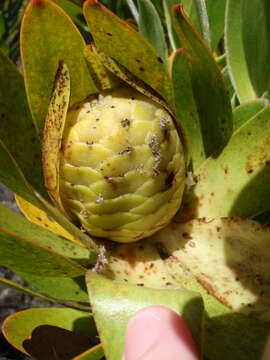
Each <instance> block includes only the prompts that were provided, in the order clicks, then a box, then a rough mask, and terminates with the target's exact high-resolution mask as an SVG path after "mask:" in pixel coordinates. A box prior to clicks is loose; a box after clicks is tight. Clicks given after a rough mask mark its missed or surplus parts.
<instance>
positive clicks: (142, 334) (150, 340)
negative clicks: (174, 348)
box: [124, 307, 162, 360]
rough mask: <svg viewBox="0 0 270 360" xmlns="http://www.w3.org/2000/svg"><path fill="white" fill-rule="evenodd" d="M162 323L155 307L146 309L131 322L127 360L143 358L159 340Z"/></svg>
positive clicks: (126, 340)
mask: <svg viewBox="0 0 270 360" xmlns="http://www.w3.org/2000/svg"><path fill="white" fill-rule="evenodd" d="M161 326H162V324H161V321H160V317H159V314H158V312H157V311H156V309H155V308H154V307H152V308H150V307H148V308H144V309H142V310H140V311H138V312H137V314H136V315H135V316H134V317H133V318H132V319H131V320H130V322H129V323H128V327H127V330H126V337H125V354H124V359H125V360H137V359H139V358H140V357H142V356H143V355H144V354H145V353H146V352H147V351H148V350H149V349H150V348H151V347H152V346H153V345H154V344H155V343H156V342H157V341H158V339H159V337H160V333H161Z"/></svg>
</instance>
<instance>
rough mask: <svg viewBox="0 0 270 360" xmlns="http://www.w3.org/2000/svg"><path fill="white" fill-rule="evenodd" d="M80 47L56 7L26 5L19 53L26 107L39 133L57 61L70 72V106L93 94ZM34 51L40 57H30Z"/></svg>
mask: <svg viewBox="0 0 270 360" xmlns="http://www.w3.org/2000/svg"><path fill="white" fill-rule="evenodd" d="M84 47H85V43H84V40H83V38H82V37H81V35H80V33H79V31H78V30H77V28H76V27H75V26H74V25H73V23H72V22H71V20H70V18H69V17H68V16H67V15H66V14H65V13H64V11H63V10H62V9H61V8H60V7H58V6H57V5H56V4H55V3H53V2H52V1H50V0H40V1H35V0H32V1H31V2H30V4H29V5H28V7H27V9H26V12H25V15H24V18H23V22H22V29H21V54H22V62H23V67H24V74H25V84H26V90H27V95H28V99H29V104H30V108H31V112H32V115H33V118H34V122H35V125H36V128H37V130H38V132H39V133H41V132H42V130H43V125H44V120H45V117H46V114H47V109H48V106H49V102H50V97H51V91H52V88H53V81H54V77H55V74H56V71H57V68H58V63H59V60H62V61H63V62H64V63H65V64H67V66H68V68H69V71H70V77H71V82H72V91H71V104H70V105H73V104H74V103H76V102H78V101H81V100H83V99H84V98H86V97H87V96H88V95H90V94H92V93H96V92H97V89H96V87H95V85H94V83H93V81H92V79H91V77H90V75H89V71H88V68H87V64H86V61H85V59H84V55H83V51H84ZM34 48H38V49H39V54H42V56H33V49H34ZM40 94H42V96H40Z"/></svg>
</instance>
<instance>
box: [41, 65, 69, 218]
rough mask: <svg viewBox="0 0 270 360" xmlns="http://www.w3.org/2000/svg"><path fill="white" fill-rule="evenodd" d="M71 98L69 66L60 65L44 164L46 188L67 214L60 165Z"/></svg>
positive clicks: (44, 144)
mask: <svg viewBox="0 0 270 360" xmlns="http://www.w3.org/2000/svg"><path fill="white" fill-rule="evenodd" d="M69 98H70V76H69V71H68V68H67V66H66V65H65V64H64V63H62V62H61V63H60V64H59V68H58V71H57V74H56V77H55V85H54V90H53V93H52V97H51V102H50V106H49V110H48V114H47V117H46V120H45V128H44V132H43V142H42V164H43V173H44V179H45V186H46V188H47V190H48V192H49V194H50V196H51V198H52V199H53V201H54V202H55V204H56V206H58V207H59V208H60V209H61V211H62V212H65V210H64V208H63V205H62V202H61V198H60V195H59V163H60V149H61V141H62V136H63V131H64V126H65V121H66V115H67V111H68V106H69Z"/></svg>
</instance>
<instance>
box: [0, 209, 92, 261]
mask: <svg viewBox="0 0 270 360" xmlns="http://www.w3.org/2000/svg"><path fill="white" fill-rule="evenodd" d="M0 227H2V228H4V229H6V230H7V231H12V232H13V233H14V234H17V235H18V236H23V237H26V238H28V239H29V240H31V242H32V243H33V244H36V245H41V246H43V247H45V248H47V249H48V250H52V251H54V252H55V253H58V254H59V255H62V256H65V257H67V258H69V259H72V260H74V261H76V262H78V263H80V264H82V265H84V266H90V264H91V260H92V261H93V260H94V259H93V258H92V259H91V253H90V252H89V250H88V249H86V248H85V247H82V246H79V245H77V244H75V243H73V242H70V241H69V240H67V239H64V238H63V237H61V236H58V235H56V234H55V233H52V232H51V231H49V230H46V229H43V228H41V227H40V226H37V225H35V224H31V223H29V221H28V220H26V219H25V218H24V217H22V216H20V215H18V214H17V213H15V212H14V211H12V210H10V209H8V208H7V207H5V206H4V205H0Z"/></svg>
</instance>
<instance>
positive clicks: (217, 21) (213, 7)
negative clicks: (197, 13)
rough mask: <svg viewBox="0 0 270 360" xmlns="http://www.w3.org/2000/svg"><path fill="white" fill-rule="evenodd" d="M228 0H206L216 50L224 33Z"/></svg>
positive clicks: (212, 43)
mask: <svg viewBox="0 0 270 360" xmlns="http://www.w3.org/2000/svg"><path fill="white" fill-rule="evenodd" d="M226 1H227V0H218V1H216V0H205V3H206V8H207V14H208V20H209V26H210V34H211V48H212V50H213V51H215V50H216V49H217V47H218V44H219V41H220V40H221V38H222V36H223V33H224V25H225V9H226Z"/></svg>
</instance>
